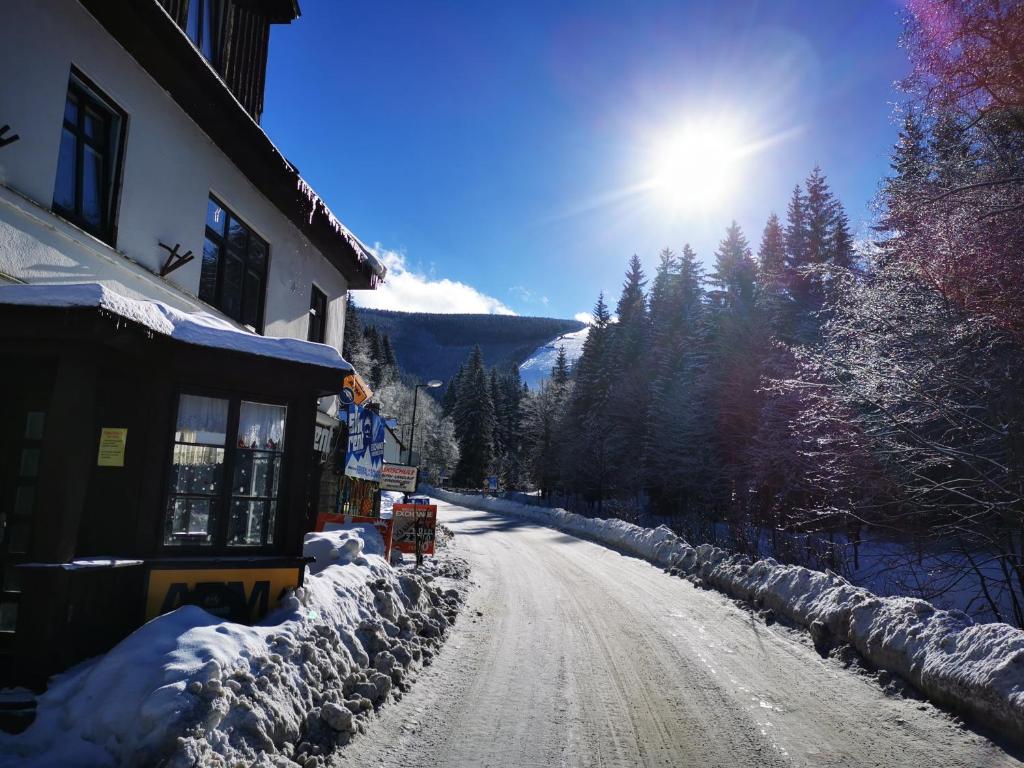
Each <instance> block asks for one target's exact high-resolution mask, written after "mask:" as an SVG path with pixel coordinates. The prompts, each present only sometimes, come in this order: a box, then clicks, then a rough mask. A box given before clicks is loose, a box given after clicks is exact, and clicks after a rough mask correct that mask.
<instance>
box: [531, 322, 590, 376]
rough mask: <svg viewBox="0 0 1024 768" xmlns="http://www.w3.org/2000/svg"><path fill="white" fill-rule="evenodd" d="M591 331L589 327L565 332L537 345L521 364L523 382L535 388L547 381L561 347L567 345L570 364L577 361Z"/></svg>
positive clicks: (566, 350) (566, 349)
mask: <svg viewBox="0 0 1024 768" xmlns="http://www.w3.org/2000/svg"><path fill="white" fill-rule="evenodd" d="M589 332H590V328H589V327H587V328H582V329H580V330H578V331H573V332H572V333H563V334H562V335H561V336H559V337H557V338H555V339H552V340H551V341H549V342H548V343H547V344H544V345H543V346H540V347H537V349H535V350H534V351H533V354H532V355H530V356H529V357H528V358H527V359H526V360H525V361H524V362H523V363H521V364H520V365H519V376H520V377H521V378H522V380H523V382H525V383H526V384H527V385H529V387H530V389H533V390H535V389H537V388H538V387H540V385H541V382H544V381H547V380H548V378H549V377H550V376H551V368H552V366H554V364H555V360H556V359H557V358H558V348H559V347H565V354H566V357H568V358H569V365H572V364H573V363H575V362H576V360H577V359H578V358H579V356H580V354H581V353H582V352H583V342H585V341H586V340H587V333H589Z"/></svg>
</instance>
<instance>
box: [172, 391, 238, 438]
mask: <svg viewBox="0 0 1024 768" xmlns="http://www.w3.org/2000/svg"><path fill="white" fill-rule="evenodd" d="M227 433H228V401H227V400H222V399H220V398H217V397H202V396H200V395H182V396H181V397H180V398H179V399H178V429H177V433H176V434H175V436H174V439H175V440H176V441H177V442H179V443H208V444H214V445H224V443H225V441H226V439H227Z"/></svg>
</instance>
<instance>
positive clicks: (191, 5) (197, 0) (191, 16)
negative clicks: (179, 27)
mask: <svg viewBox="0 0 1024 768" xmlns="http://www.w3.org/2000/svg"><path fill="white" fill-rule="evenodd" d="M202 2H203V0H188V17H187V18H186V20H185V34H187V35H188V36H189V39H191V40H192V42H193V43H195V44H196V45H199V6H200V5H201V4H202Z"/></svg>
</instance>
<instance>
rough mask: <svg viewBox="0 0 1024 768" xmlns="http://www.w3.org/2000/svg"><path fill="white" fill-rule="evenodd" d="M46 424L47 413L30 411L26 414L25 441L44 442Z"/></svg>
mask: <svg viewBox="0 0 1024 768" xmlns="http://www.w3.org/2000/svg"><path fill="white" fill-rule="evenodd" d="M45 423H46V413H44V412H43V411H29V412H28V413H26V414H25V439H26V440H42V439H43V425H44V424H45Z"/></svg>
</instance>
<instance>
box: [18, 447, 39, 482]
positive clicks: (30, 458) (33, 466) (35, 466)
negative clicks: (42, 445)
mask: <svg viewBox="0 0 1024 768" xmlns="http://www.w3.org/2000/svg"><path fill="white" fill-rule="evenodd" d="M19 474H20V475H21V476H22V477H35V476H36V475H38V474H39V449H38V448H23V449H22V451H21V469H20V472H19Z"/></svg>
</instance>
